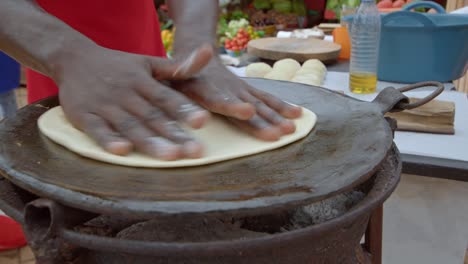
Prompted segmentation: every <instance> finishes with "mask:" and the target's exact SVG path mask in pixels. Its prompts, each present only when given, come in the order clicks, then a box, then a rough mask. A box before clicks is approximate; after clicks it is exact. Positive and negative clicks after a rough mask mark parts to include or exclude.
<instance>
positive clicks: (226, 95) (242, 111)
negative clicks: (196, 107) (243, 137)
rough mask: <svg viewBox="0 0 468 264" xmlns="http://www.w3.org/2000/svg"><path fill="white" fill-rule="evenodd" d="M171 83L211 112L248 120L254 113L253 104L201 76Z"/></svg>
mask: <svg viewBox="0 0 468 264" xmlns="http://www.w3.org/2000/svg"><path fill="white" fill-rule="evenodd" d="M173 84H174V88H175V89H177V90H178V91H180V92H181V93H183V94H185V95H187V96H188V97H189V98H191V99H192V100H194V101H195V102H197V103H198V104H200V105H201V106H203V107H204V108H206V109H208V110H210V111H211V112H213V113H217V114H220V115H223V116H227V117H234V118H237V119H240V120H248V119H250V118H252V117H253V116H254V114H255V108H254V106H253V105H251V104H249V103H246V102H243V101H241V100H240V99H239V98H238V97H237V96H236V95H234V94H232V93H231V92H229V91H228V90H220V89H218V88H216V87H215V86H214V85H213V84H211V83H210V82H209V81H206V80H205V79H203V78H197V79H192V80H188V81H184V82H175V83H173Z"/></svg>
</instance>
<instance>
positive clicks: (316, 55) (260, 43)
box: [247, 38, 341, 62]
mask: <svg viewBox="0 0 468 264" xmlns="http://www.w3.org/2000/svg"><path fill="white" fill-rule="evenodd" d="M340 51H341V46H340V45H338V44H336V43H333V42H330V41H324V40H320V39H316V38H308V39H298V38H261V39H256V40H252V41H250V42H249V45H248V47H247V52H248V53H249V54H250V55H253V56H256V57H259V58H262V59H268V60H281V59H286V58H291V59H295V60H297V61H298V62H304V61H306V60H308V59H318V60H321V61H324V62H327V61H332V60H335V59H336V58H338V55H339V54H340Z"/></svg>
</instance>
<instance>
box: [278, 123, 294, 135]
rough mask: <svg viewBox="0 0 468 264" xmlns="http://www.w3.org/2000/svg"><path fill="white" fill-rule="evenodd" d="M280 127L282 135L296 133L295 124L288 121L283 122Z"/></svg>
mask: <svg viewBox="0 0 468 264" xmlns="http://www.w3.org/2000/svg"><path fill="white" fill-rule="evenodd" d="M280 127H281V131H282V132H283V134H292V133H294V132H295V131H296V124H294V122H292V121H290V120H284V121H283V122H282V123H281V126H280Z"/></svg>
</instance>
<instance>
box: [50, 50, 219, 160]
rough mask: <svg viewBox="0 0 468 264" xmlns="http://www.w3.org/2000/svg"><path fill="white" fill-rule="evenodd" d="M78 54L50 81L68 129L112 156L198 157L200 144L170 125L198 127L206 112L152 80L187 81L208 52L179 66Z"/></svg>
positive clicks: (119, 55) (104, 53)
mask: <svg viewBox="0 0 468 264" xmlns="http://www.w3.org/2000/svg"><path fill="white" fill-rule="evenodd" d="M82 53H83V56H79V57H77V56H74V57H66V56H63V58H61V60H62V61H58V62H57V64H58V65H61V66H60V67H58V70H57V71H56V73H55V76H52V77H53V79H54V80H55V82H56V83H57V85H58V86H59V88H60V89H59V91H60V92H59V97H60V103H61V105H62V107H63V109H64V112H65V114H66V115H67V117H68V119H69V120H70V121H71V123H72V124H73V125H74V126H76V127H77V128H78V129H80V130H82V131H84V132H85V133H86V134H88V135H89V136H90V137H92V138H93V139H94V140H96V142H97V143H98V144H99V145H100V146H102V147H103V148H104V149H106V150H107V151H109V152H111V153H114V154H118V155H126V154H128V153H129V152H130V151H132V149H133V148H135V149H136V150H137V151H140V152H142V153H145V154H148V155H151V156H153V157H156V158H159V159H163V160H175V159H180V158H197V157H200V156H202V154H203V153H202V145H201V144H200V143H199V142H197V140H196V139H194V138H192V137H190V136H189V135H188V134H187V133H185V132H184V131H183V130H182V129H181V128H180V127H179V126H178V125H177V122H175V121H178V122H181V123H185V124H187V125H188V126H191V127H193V128H199V127H201V126H202V125H203V124H204V122H205V121H206V120H207V118H209V113H208V112H207V111H206V110H204V109H202V108H201V107H199V106H198V105H196V104H194V103H193V102H192V101H191V100H190V99H188V98H187V97H185V96H184V95H182V94H180V93H178V92H177V91H175V90H174V89H172V88H169V87H167V86H166V85H164V84H163V83H162V82H158V81H157V80H184V79H187V78H189V77H191V76H192V75H193V74H195V73H197V72H199V71H200V70H201V69H202V68H203V67H204V66H205V65H206V64H207V63H208V62H209V60H210V59H211V56H212V51H211V48H210V47H206V46H205V47H202V48H200V49H198V50H196V51H195V52H193V53H192V55H191V56H189V57H188V58H187V59H185V60H183V61H170V60H166V59H162V58H155V57H149V56H141V55H134V54H129V53H124V52H120V51H114V50H109V49H105V48H102V47H98V46H96V47H93V48H91V49H89V50H83V51H82ZM65 60H66V61H65Z"/></svg>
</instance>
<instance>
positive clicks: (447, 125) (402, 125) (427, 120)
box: [386, 98, 455, 135]
mask: <svg viewBox="0 0 468 264" xmlns="http://www.w3.org/2000/svg"><path fill="white" fill-rule="evenodd" d="M409 99H410V102H415V101H417V100H419V99H417V98H409ZM386 116H389V117H392V118H395V119H396V120H397V130H401V131H413V132H425V133H434V134H450V135H453V134H454V133H455V126H454V122H455V104H454V103H453V102H448V101H440V100H432V101H430V102H429V103H427V104H425V105H422V106H420V107H418V108H415V109H411V110H405V111H403V112H397V113H387V114H386Z"/></svg>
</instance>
